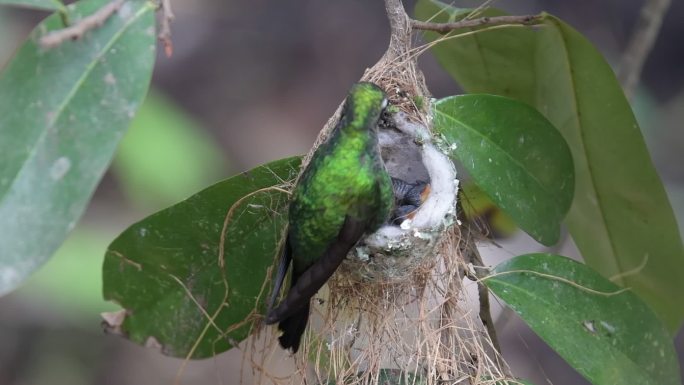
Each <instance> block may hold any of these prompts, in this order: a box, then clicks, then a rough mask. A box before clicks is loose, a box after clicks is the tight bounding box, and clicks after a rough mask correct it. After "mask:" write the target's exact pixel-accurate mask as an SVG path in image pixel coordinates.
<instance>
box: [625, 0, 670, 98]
mask: <svg viewBox="0 0 684 385" xmlns="http://www.w3.org/2000/svg"><path fill="white" fill-rule="evenodd" d="M670 2H671V0H646V3H645V4H644V6H643V7H642V8H641V13H640V14H639V20H638V21H637V25H636V27H635V30H634V33H633V34H632V38H631V39H630V41H629V44H628V45H627V49H625V52H624V53H623V55H622V62H621V64H620V71H619V74H618V79H619V80H620V83H621V84H622V88H623V90H624V92H625V95H627V98H631V97H632V94H633V93H634V89H635V88H636V86H637V85H638V84H639V77H640V76H641V70H642V69H643V67H644V63H645V62H646V58H647V57H648V54H649V53H650V52H651V49H652V48H653V44H654V43H655V40H656V38H657V37H658V32H659V31H660V27H661V25H662V23H663V17H665V12H667V9H668V8H669V7H670Z"/></svg>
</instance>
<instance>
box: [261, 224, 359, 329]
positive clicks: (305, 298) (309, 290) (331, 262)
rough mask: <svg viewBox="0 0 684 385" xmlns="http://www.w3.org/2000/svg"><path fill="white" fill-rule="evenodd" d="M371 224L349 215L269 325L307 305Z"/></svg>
mask: <svg viewBox="0 0 684 385" xmlns="http://www.w3.org/2000/svg"><path fill="white" fill-rule="evenodd" d="M367 227H368V223H367V222H366V221H363V220H359V219H356V218H353V217H351V216H349V215H347V216H346V217H345V219H344V224H342V228H341V229H340V232H339V233H338V234H337V239H336V240H335V241H334V242H333V243H331V244H330V245H329V246H328V248H327V249H326V250H325V252H324V253H323V255H322V256H321V258H319V259H318V261H316V262H315V263H314V264H313V265H311V266H310V267H309V268H308V269H306V270H305V271H304V272H303V273H302V274H301V275H300V276H299V277H296V282H294V284H293V286H292V287H291V288H290V291H289V292H288V293H287V297H285V299H284V300H283V302H281V303H280V305H278V307H277V308H275V309H274V310H272V311H270V312H269V314H268V316H267V317H266V323H267V324H273V323H276V322H279V321H283V320H285V319H286V318H288V317H290V316H292V315H293V314H295V313H296V312H297V311H298V310H300V309H301V308H303V307H304V306H307V305H308V304H309V300H310V299H311V297H313V296H314V294H316V292H317V291H318V290H319V289H320V288H321V287H322V286H323V285H324V284H325V282H326V281H327V280H328V278H330V276H332V275H333V273H334V272H335V270H336V269H337V267H338V266H339V265H340V264H341V263H342V261H343V260H344V257H346V256H347V253H349V250H351V248H352V247H354V245H355V244H356V242H358V241H359V239H361V236H362V235H363V233H364V232H365V231H366V228H367Z"/></svg>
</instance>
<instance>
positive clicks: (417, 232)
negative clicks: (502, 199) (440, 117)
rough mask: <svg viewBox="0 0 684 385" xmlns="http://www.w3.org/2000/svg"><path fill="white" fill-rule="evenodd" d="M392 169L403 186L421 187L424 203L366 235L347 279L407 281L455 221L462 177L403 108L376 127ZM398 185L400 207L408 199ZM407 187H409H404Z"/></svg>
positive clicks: (349, 265)
mask: <svg viewBox="0 0 684 385" xmlns="http://www.w3.org/2000/svg"><path fill="white" fill-rule="evenodd" d="M378 139H379V145H380V150H381V154H382V159H383V161H384V163H385V167H386V168H387V171H388V173H389V174H390V176H391V177H392V178H393V179H394V180H395V181H397V180H398V181H400V182H398V183H402V184H405V186H420V187H421V191H422V197H420V198H419V199H420V201H421V203H420V205H419V206H418V207H417V208H416V209H415V210H413V211H411V212H402V213H398V214H397V215H398V216H399V217H398V218H394V217H393V218H392V219H393V220H392V221H390V222H389V223H387V224H385V225H383V226H382V227H381V228H380V229H378V230H377V231H376V232H374V233H373V234H370V235H368V236H367V237H366V238H365V239H363V240H362V242H360V243H359V245H358V246H357V247H356V248H355V249H354V250H353V252H352V253H351V254H350V257H349V258H348V259H347V260H346V261H345V263H344V265H343V271H345V272H346V273H347V275H349V278H352V279H354V280H361V281H368V280H372V281H375V282H377V281H382V282H396V281H405V280H406V279H407V278H408V277H410V276H411V275H412V274H413V272H414V270H415V269H416V268H417V267H419V266H421V265H422V264H423V262H424V261H425V258H430V257H432V256H434V254H435V247H436V246H437V245H438V244H439V241H440V239H441V238H442V236H443V235H444V234H445V233H446V232H447V231H448V230H449V228H450V227H451V226H452V225H453V224H454V223H455V222H456V195H457V191H458V180H457V179H456V170H455V168H454V164H453V163H452V162H451V160H450V159H449V157H448V156H446V155H445V154H444V153H443V152H442V151H441V150H440V149H439V148H438V147H437V146H436V145H434V144H433V143H432V136H431V134H430V131H429V129H428V128H427V127H426V126H425V125H423V124H422V123H418V122H417V119H416V121H411V119H410V118H409V116H408V114H407V113H405V112H402V111H398V112H395V113H391V114H387V115H386V118H385V119H384V120H383V122H382V124H381V126H380V127H379V128H378ZM401 190H402V189H401V188H399V189H397V188H395V201H396V202H397V203H398V204H397V208H401V206H400V205H401V203H400V202H401V201H402V199H403V198H404V197H403V196H400V195H402V194H403V191H401ZM404 190H406V189H404Z"/></svg>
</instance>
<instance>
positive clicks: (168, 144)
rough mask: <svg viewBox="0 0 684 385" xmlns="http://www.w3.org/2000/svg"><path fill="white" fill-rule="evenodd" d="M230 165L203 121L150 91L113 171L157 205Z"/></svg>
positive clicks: (137, 196)
mask: <svg viewBox="0 0 684 385" xmlns="http://www.w3.org/2000/svg"><path fill="white" fill-rule="evenodd" d="M225 165H226V162H225V160H224V159H223V156H222V155H221V150H220V149H219V148H218V146H217V145H216V144H215V142H214V141H212V139H211V138H209V137H208V135H207V134H206V133H205V132H204V131H203V130H202V129H201V127H199V126H198V125H197V124H196V123H195V122H193V121H192V120H191V119H190V117H188V116H187V115H186V114H184V113H183V111H182V110H180V109H179V107H178V106H176V105H174V104H173V103H172V102H171V101H170V100H168V99H166V98H164V97H163V96H162V95H161V94H159V93H155V92H151V93H149V94H148V95H147V99H145V102H144V103H143V104H142V106H140V110H139V111H138V114H137V115H136V116H135V118H133V121H132V122H131V126H130V128H129V129H128V132H127V133H126V135H125V136H124V138H123V139H122V140H121V145H119V148H118V150H117V152H116V156H115V157H114V163H113V164H112V171H113V172H114V173H115V174H116V176H117V177H118V180H119V183H120V185H121V187H122V189H123V191H124V193H125V194H126V196H127V197H128V198H129V199H130V200H131V201H133V202H134V203H136V204H137V205H138V206H140V207H142V208H145V209H150V208H151V209H157V210H158V209H160V208H162V207H166V206H168V205H170V204H172V203H175V202H178V201H179V200H181V199H184V198H187V197H188V196H190V195H191V194H192V193H193V192H195V191H197V190H199V189H201V188H202V187H204V186H207V185H209V184H211V183H213V182H216V181H217V180H218V175H220V174H221V171H222V170H223V169H224V167H225Z"/></svg>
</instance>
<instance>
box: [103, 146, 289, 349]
mask: <svg viewBox="0 0 684 385" xmlns="http://www.w3.org/2000/svg"><path fill="white" fill-rule="evenodd" d="M299 162H300V159H299V158H288V159H284V160H280V161H276V162H272V163H269V164H266V165H263V166H260V167H257V168H255V169H253V170H251V171H248V172H245V173H243V174H240V175H237V176H235V177H232V178H230V179H227V180H225V181H223V182H220V183H217V184H215V185H213V186H211V187H209V188H207V189H205V190H203V191H201V192H199V193H197V194H195V195H193V196H192V197H190V198H189V199H187V200H186V201H183V202H181V203H178V204H176V205H174V206H171V207H169V208H168V209H165V210H163V211H160V212H158V213H156V214H154V215H152V216H150V217H147V218H145V219H143V220H142V221H140V222H138V223H136V224H134V225H133V226H131V227H129V228H128V229H127V230H126V231H124V232H123V233H122V234H121V235H120V236H119V237H118V238H117V239H116V240H114V242H112V244H111V245H110V246H109V250H108V251H107V254H106V256H105V262H104V267H103V276H104V284H103V288H104V289H103V290H104V296H105V299H108V300H111V301H114V302H116V303H118V304H120V305H121V306H122V307H123V308H124V309H125V310H126V317H125V319H124V320H123V323H122V324H121V325H118V328H119V329H120V330H118V331H120V332H121V333H123V334H124V335H125V336H127V337H128V338H130V339H131V340H132V341H135V342H137V343H140V344H147V345H154V346H161V349H162V352H163V353H164V354H167V355H171V356H176V357H186V356H191V357H193V358H202V357H211V356H213V355H215V354H218V353H220V352H223V351H225V350H228V349H230V348H231V347H233V346H235V345H236V344H237V343H239V342H240V341H241V340H243V339H244V338H246V337H247V336H248V335H249V332H250V330H251V327H252V321H255V320H258V319H259V317H258V315H259V314H261V313H263V312H264V311H265V301H264V299H265V298H266V297H267V296H268V293H269V290H270V283H269V280H268V275H267V273H268V271H269V267H270V266H271V265H272V263H273V259H274V256H275V254H276V252H277V250H278V243H279V241H280V238H281V235H282V232H283V227H284V225H285V222H286V221H285V218H286V214H285V211H286V209H287V204H286V203H287V201H288V196H287V194H286V193H284V192H282V191H279V190H278V189H276V188H275V187H277V186H280V187H281V188H282V187H283V186H282V185H283V183H285V181H290V180H292V179H293V178H294V177H295V176H296V174H297V170H298V167H299ZM243 198H244V199H243ZM112 326H116V325H112ZM115 329H117V328H116V327H115ZM195 344H197V345H196V347H194V348H193V346H195Z"/></svg>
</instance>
